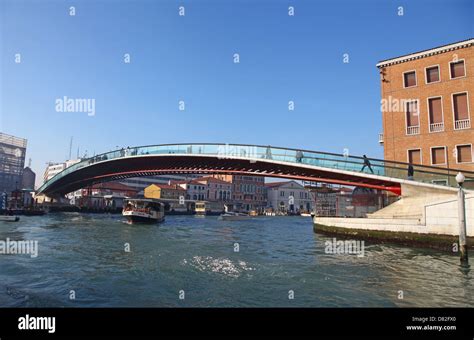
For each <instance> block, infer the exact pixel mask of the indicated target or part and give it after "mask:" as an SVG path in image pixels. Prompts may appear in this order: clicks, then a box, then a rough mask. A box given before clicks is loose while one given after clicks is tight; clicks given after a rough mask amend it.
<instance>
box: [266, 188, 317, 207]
mask: <svg viewBox="0 0 474 340" xmlns="http://www.w3.org/2000/svg"><path fill="white" fill-rule="evenodd" d="M265 187H266V190H267V208H270V209H271V210H272V211H274V212H278V213H283V214H286V213H301V212H308V213H310V212H312V211H313V210H314V202H315V199H314V194H313V193H312V192H311V191H310V190H308V189H305V187H304V186H303V185H301V184H299V183H297V182H296V181H284V182H273V183H266V184H265Z"/></svg>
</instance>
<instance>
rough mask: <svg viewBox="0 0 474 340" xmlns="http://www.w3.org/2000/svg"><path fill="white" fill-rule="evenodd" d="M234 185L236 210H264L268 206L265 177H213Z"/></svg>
mask: <svg viewBox="0 0 474 340" xmlns="http://www.w3.org/2000/svg"><path fill="white" fill-rule="evenodd" d="M212 177H215V178H218V179H221V180H223V181H226V182H229V183H232V201H233V203H234V209H235V210H246V211H250V210H263V209H264V208H265V207H266V205H267V197H266V190H265V178H264V177H263V176H243V175H213V176H212Z"/></svg>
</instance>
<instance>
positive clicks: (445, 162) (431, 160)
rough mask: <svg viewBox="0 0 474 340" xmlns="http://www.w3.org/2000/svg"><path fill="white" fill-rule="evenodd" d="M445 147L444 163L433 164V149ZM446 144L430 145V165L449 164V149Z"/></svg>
mask: <svg viewBox="0 0 474 340" xmlns="http://www.w3.org/2000/svg"><path fill="white" fill-rule="evenodd" d="M441 148H444V163H439V164H433V149H441ZM447 149H448V148H447V147H446V146H442V145H439V146H432V147H430V165H434V166H438V165H447V164H448V151H447Z"/></svg>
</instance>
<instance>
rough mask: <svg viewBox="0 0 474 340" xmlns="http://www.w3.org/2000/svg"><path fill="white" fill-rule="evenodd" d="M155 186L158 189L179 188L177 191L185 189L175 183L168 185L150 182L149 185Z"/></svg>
mask: <svg viewBox="0 0 474 340" xmlns="http://www.w3.org/2000/svg"><path fill="white" fill-rule="evenodd" d="M152 185H154V186H156V187H158V188H160V189H167V190H179V191H186V190H184V189H183V188H181V187H180V186H179V185H177V184H175V185H169V184H161V183H154V184H151V185H150V186H152ZM150 186H149V187H150Z"/></svg>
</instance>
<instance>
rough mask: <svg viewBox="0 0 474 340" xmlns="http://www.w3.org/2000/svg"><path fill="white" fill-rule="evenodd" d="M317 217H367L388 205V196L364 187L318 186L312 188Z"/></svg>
mask: <svg viewBox="0 0 474 340" xmlns="http://www.w3.org/2000/svg"><path fill="white" fill-rule="evenodd" d="M311 190H312V191H313V193H314V195H315V197H316V199H315V201H316V203H315V210H314V212H315V214H316V216H328V217H334V216H337V217H366V214H369V213H372V212H375V211H377V210H379V209H381V208H383V207H384V206H385V205H386V204H387V200H388V198H387V196H386V195H387V194H385V193H383V192H381V191H377V190H374V189H368V188H363V187H356V188H353V189H351V188H347V187H332V186H318V187H313V188H311Z"/></svg>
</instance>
